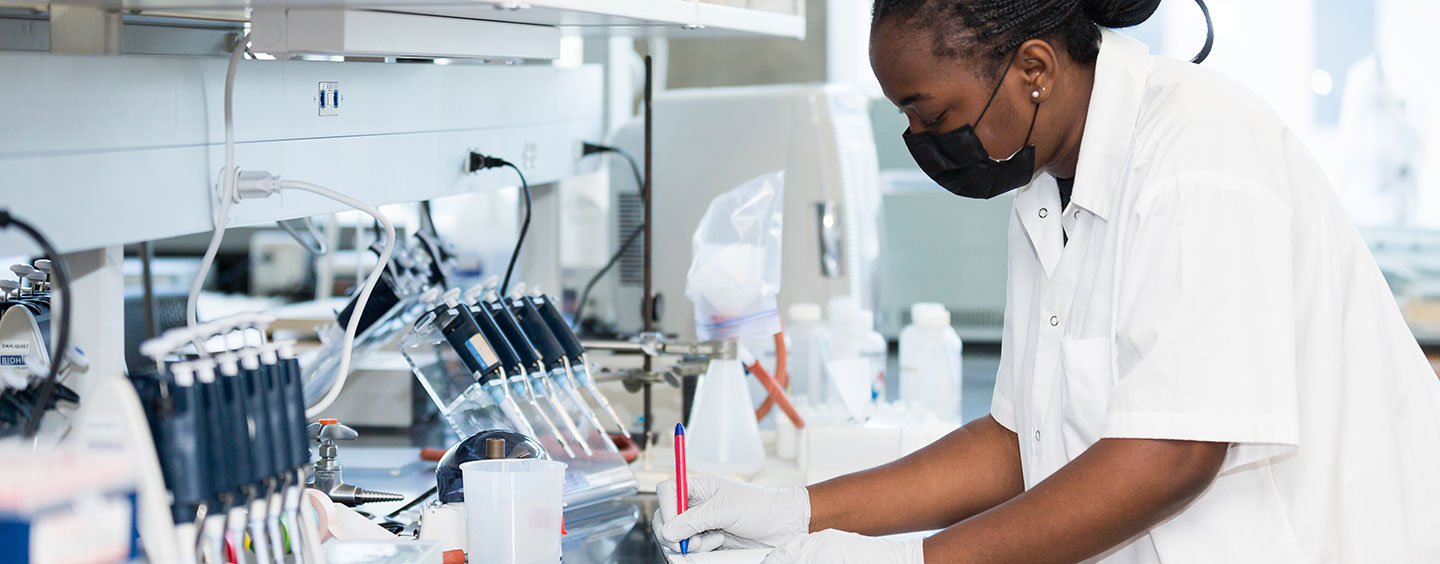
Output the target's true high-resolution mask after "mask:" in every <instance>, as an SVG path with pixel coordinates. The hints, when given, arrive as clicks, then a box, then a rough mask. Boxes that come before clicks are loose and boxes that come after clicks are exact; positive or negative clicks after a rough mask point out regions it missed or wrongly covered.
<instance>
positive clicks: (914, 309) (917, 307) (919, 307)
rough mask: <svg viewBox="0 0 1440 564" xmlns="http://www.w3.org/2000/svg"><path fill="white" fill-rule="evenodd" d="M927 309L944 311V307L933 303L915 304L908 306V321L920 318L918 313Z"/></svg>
mask: <svg viewBox="0 0 1440 564" xmlns="http://www.w3.org/2000/svg"><path fill="white" fill-rule="evenodd" d="M927 309H928V310H943V309H945V306H944V305H943V304H938V303H935V302H915V303H913V304H910V319H915V318H917V317H920V312H921V311H923V310H927Z"/></svg>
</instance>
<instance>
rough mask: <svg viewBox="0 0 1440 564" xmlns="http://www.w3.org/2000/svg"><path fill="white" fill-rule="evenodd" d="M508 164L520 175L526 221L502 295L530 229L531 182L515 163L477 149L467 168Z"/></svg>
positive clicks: (475, 169)
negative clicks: (484, 153)
mask: <svg viewBox="0 0 1440 564" xmlns="http://www.w3.org/2000/svg"><path fill="white" fill-rule="evenodd" d="M504 166H508V167H510V168H511V169H512V170H514V171H515V175H516V176H519V177H520V189H521V190H522V191H523V192H524V193H525V221H524V222H522V223H521V224H520V237H519V238H518V239H516V240H515V250H514V251H512V252H511V253H510V266H507V267H505V281H504V282H501V283H500V295H501V296H504V295H505V294H506V293H507V292H509V290H510V275H511V274H513V273H514V272H515V261H516V259H518V258H520V247H521V246H522V245H524V244H525V234H526V233H528V232H529V231H530V208H531V204H532V202H531V198H530V183H529V182H526V181H525V173H523V172H520V167H518V166H515V165H514V163H511V162H510V161H507V160H505V159H502V158H499V157H492V156H489V155H482V154H480V153H477V152H475V151H471V152H470V158H469V161H468V162H467V163H466V167H465V170H467V171H469V172H478V171H482V170H486V169H492V168H500V167H504Z"/></svg>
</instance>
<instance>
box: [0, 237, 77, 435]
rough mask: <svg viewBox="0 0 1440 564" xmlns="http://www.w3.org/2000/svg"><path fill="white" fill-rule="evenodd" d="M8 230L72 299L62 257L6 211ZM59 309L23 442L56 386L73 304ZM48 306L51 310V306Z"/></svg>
mask: <svg viewBox="0 0 1440 564" xmlns="http://www.w3.org/2000/svg"><path fill="white" fill-rule="evenodd" d="M10 227H14V228H16V229H19V230H21V231H23V232H25V234H26V235H28V236H29V237H30V239H32V240H34V241H35V244H36V245H38V246H39V247H40V250H41V251H42V252H44V253H45V256H46V257H47V258H49V259H50V268H51V271H52V273H53V276H52V277H51V279H52V280H54V281H55V283H56V285H57V286H59V290H60V295H61V296H62V297H63V299H66V300H73V299H74V296H75V294H72V293H70V271H69V270H68V269H66V268H65V257H62V256H60V252H59V251H56V250H55V246H54V245H51V244H50V240H49V239H46V238H45V236H44V235H42V234H40V231H38V230H36V229H35V228H34V227H33V226H31V225H30V224H29V223H26V222H24V221H21V220H20V219H18V218H16V217H15V216H12V215H10V212H9V211H7V210H0V229H5V228H10ZM51 299H52V300H53V299H54V298H51ZM61 306H62V307H60V332H59V336H58V337H56V339H55V350H54V351H52V354H51V355H50V377H49V378H48V379H46V380H45V382H44V384H43V385H42V386H41V388H40V392H39V395H38V396H36V402H35V408H34V409H33V410H32V411H31V412H30V416H29V418H28V419H26V420H25V438H27V439H29V438H32V437H34V436H35V433H37V432H39V430H40V421H41V420H42V419H44V417H45V411H46V406H49V405H50V401H51V399H52V398H54V396H55V388H56V387H57V386H59V385H60V364H61V362H62V361H63V360H64V359H65V351H67V350H69V348H70V310H71V308H72V307H73V304H69V303H67V304H61ZM51 307H52V311H53V308H54V306H53V305H52V306H51Z"/></svg>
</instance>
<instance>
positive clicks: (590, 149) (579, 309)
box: [572, 143, 645, 328]
mask: <svg viewBox="0 0 1440 564" xmlns="http://www.w3.org/2000/svg"><path fill="white" fill-rule="evenodd" d="M598 153H615V154H617V155H620V156H621V157H623V158H624V159H625V161H626V162H628V163H630V172H631V173H632V174H634V175H635V186H636V187H637V188H641V189H644V187H645V179H644V177H642V176H641V175H640V166H639V165H637V164H635V157H632V156H630V153H627V152H625V150H623V149H620V148H618V147H611V146H609V145H599V144H596V143H584V144H583V145H582V146H581V150H580V156H581V157H588V156H590V155H594V154H598ZM644 231H645V224H644V223H643V222H642V223H641V224H640V225H637V226H635V231H634V232H633V233H631V234H630V235H629V236H627V237H626V238H625V241H624V242H623V243H621V244H620V248H618V249H616V250H615V254H614V255H611V256H610V260H609V261H608V262H606V263H605V266H603V267H601V268H600V271H599V272H596V273H595V275H594V276H591V277H590V281H588V282H586V283H585V290H584V291H582V292H580V301H579V302H577V303H576V304H575V321H574V322H573V323H572V325H573V326H574V327H576V328H579V327H580V322H581V321H583V320H584V319H585V317H584V314H585V303H586V302H588V301H589V300H590V290H591V289H592V288H594V287H595V284H596V283H598V282H600V279H601V278H602V277H604V276H605V273H606V272H609V271H610V269H611V268H612V267H614V266H615V263H617V262H620V258H621V257H623V256H625V252H626V251H629V250H630V246H631V245H634V244H635V241H637V240H639V239H640V234H641V233H643V232H644Z"/></svg>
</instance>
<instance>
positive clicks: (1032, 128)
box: [1020, 102, 1040, 149]
mask: <svg viewBox="0 0 1440 564" xmlns="http://www.w3.org/2000/svg"><path fill="white" fill-rule="evenodd" d="M1039 117H1040V103H1039V102H1036V103H1035V113H1033V114H1031V115H1030V129H1027V130H1025V142H1024V143H1021V144H1020V148H1021V149H1024V148H1025V147H1028V146H1029V145H1030V134H1031V133H1034V132H1035V120H1036V119H1037V118H1039Z"/></svg>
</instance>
